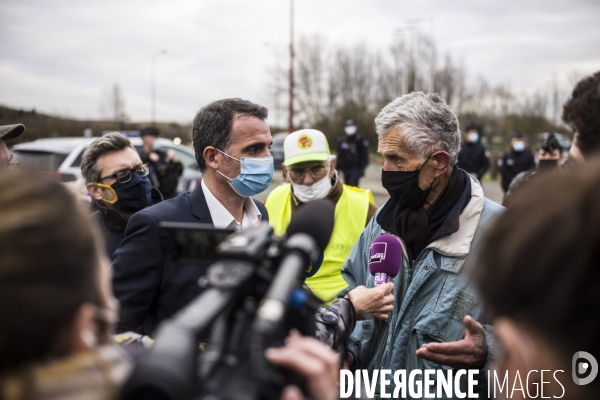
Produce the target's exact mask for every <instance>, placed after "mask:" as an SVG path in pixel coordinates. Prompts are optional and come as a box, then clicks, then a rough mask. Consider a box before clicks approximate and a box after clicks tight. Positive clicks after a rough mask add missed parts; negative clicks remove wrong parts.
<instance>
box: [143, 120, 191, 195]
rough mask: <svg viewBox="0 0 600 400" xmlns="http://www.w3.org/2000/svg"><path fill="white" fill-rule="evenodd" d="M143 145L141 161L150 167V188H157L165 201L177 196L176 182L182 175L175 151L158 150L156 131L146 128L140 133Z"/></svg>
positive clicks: (181, 167) (181, 168) (157, 134)
mask: <svg viewBox="0 0 600 400" xmlns="http://www.w3.org/2000/svg"><path fill="white" fill-rule="evenodd" d="M140 133H141V136H142V141H143V143H144V146H143V153H142V161H143V162H144V163H145V164H148V165H150V179H151V181H152V186H154V187H155V188H158V189H159V190H160V192H161V193H162V195H163V196H164V198H165V199H170V198H173V197H175V196H176V195H177V181H178V178H179V177H180V176H181V174H182V173H183V165H182V164H181V162H179V159H178V158H177V155H176V154H175V151H174V150H172V149H169V150H167V151H165V150H164V149H161V148H160V145H159V143H158V141H157V140H156V139H158V136H159V132H158V129H156V128H152V127H148V128H144V129H142V131H141V132H140Z"/></svg>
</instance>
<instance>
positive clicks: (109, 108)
mask: <svg viewBox="0 0 600 400" xmlns="http://www.w3.org/2000/svg"><path fill="white" fill-rule="evenodd" d="M100 115H102V118H104V119H106V120H110V121H114V123H115V128H116V129H123V128H124V125H125V122H126V121H127V120H128V116H127V114H125V100H124V99H123V96H122V95H121V89H120V88H119V85H117V84H114V85H113V87H112V88H110V89H107V90H105V91H104V93H103V94H102V98H101V100H100Z"/></svg>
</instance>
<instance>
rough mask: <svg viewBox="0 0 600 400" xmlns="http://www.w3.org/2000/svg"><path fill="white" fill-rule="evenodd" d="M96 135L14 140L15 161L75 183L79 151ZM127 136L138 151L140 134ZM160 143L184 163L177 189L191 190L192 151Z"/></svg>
mask: <svg viewBox="0 0 600 400" xmlns="http://www.w3.org/2000/svg"><path fill="white" fill-rule="evenodd" d="M94 139H96V138H93V137H92V138H85V137H62V138H46V139H37V140H34V141H33V142H27V143H21V144H17V145H15V146H14V147H13V149H12V153H13V154H14V158H15V161H18V162H20V163H21V165H22V167H23V169H25V170H30V171H34V172H39V173H42V174H45V175H48V176H51V177H53V178H55V179H57V180H59V181H61V182H64V183H65V184H66V185H75V184H76V182H77V181H78V180H79V179H80V178H81V177H82V175H81V156H82V155H83V151H84V150H85V149H86V148H87V146H89V144H90V143H92V142H93V141H94ZM129 140H130V141H131V144H132V145H133V147H135V149H136V150H137V151H138V153H140V154H141V153H142V138H141V137H130V138H129ZM157 140H158V143H159V144H160V147H162V148H164V149H172V150H174V151H175V153H176V154H177V157H178V158H179V161H181V163H182V164H183V166H184V169H183V174H182V175H181V177H179V182H178V184H177V193H182V192H188V191H191V190H193V189H194V188H195V187H196V186H197V185H198V184H199V183H200V180H201V179H202V173H201V172H200V171H199V170H198V163H197V162H196V156H195V154H194V151H193V150H192V149H190V148H189V147H186V146H183V145H178V144H175V143H173V141H172V140H169V139H165V138H158V139H157Z"/></svg>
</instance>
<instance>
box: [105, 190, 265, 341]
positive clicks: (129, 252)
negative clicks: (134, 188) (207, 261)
mask: <svg viewBox="0 0 600 400" xmlns="http://www.w3.org/2000/svg"><path fill="white" fill-rule="evenodd" d="M254 203H255V204H256V206H257V207H258V209H259V210H260V212H261V214H262V218H263V221H268V219H269V218H268V214H267V210H266V208H265V206H264V205H263V204H262V203H261V202H259V201H257V200H254ZM162 221H170V222H196V223H205V224H213V221H212V218H211V216H210V211H209V209H208V205H207V204H206V199H205V197H204V192H202V187H201V185H198V187H197V188H196V189H194V191H192V192H186V193H182V194H180V195H179V196H177V197H175V198H173V199H169V200H165V201H163V202H162V203H159V204H156V205H154V206H152V207H149V208H146V209H144V210H142V211H139V212H137V213H136V214H134V215H133V216H132V217H131V218H130V219H129V223H128V224H127V228H126V230H125V238H124V239H123V241H122V242H121V245H120V246H119V248H118V249H117V251H116V252H115V256H114V263H113V290H114V293H115V296H116V297H117V299H118V300H119V301H120V303H121V318H120V321H119V325H118V326H117V331H119V332H124V331H127V330H132V331H135V332H137V333H141V334H143V335H152V333H153V331H154V329H155V328H156V327H157V326H158V324H159V323H160V322H161V321H162V320H164V319H166V318H168V317H170V316H172V315H173V314H175V313H176V312H177V311H179V310H180V309H181V308H182V307H183V306H185V305H186V304H187V303H189V302H190V301H191V300H193V299H194V298H195V297H196V296H198V295H199V294H200V293H201V291H202V289H201V288H200V287H199V286H198V279H199V278H200V277H201V276H203V275H204V274H205V273H206V270H207V267H208V265H207V266H205V267H198V266H191V265H187V266H186V265H175V264H173V263H171V262H170V261H167V260H164V254H163V248H162V243H161V233H160V227H159V224H160V222H162Z"/></svg>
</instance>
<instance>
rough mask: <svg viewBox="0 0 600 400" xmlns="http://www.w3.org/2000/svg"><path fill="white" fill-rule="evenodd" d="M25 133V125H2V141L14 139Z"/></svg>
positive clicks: (0, 137)
mask: <svg viewBox="0 0 600 400" xmlns="http://www.w3.org/2000/svg"><path fill="white" fill-rule="evenodd" d="M23 132H25V125H23V124H15V125H0V139H4V140H10V139H14V138H16V137H18V136H21V133H23Z"/></svg>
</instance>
